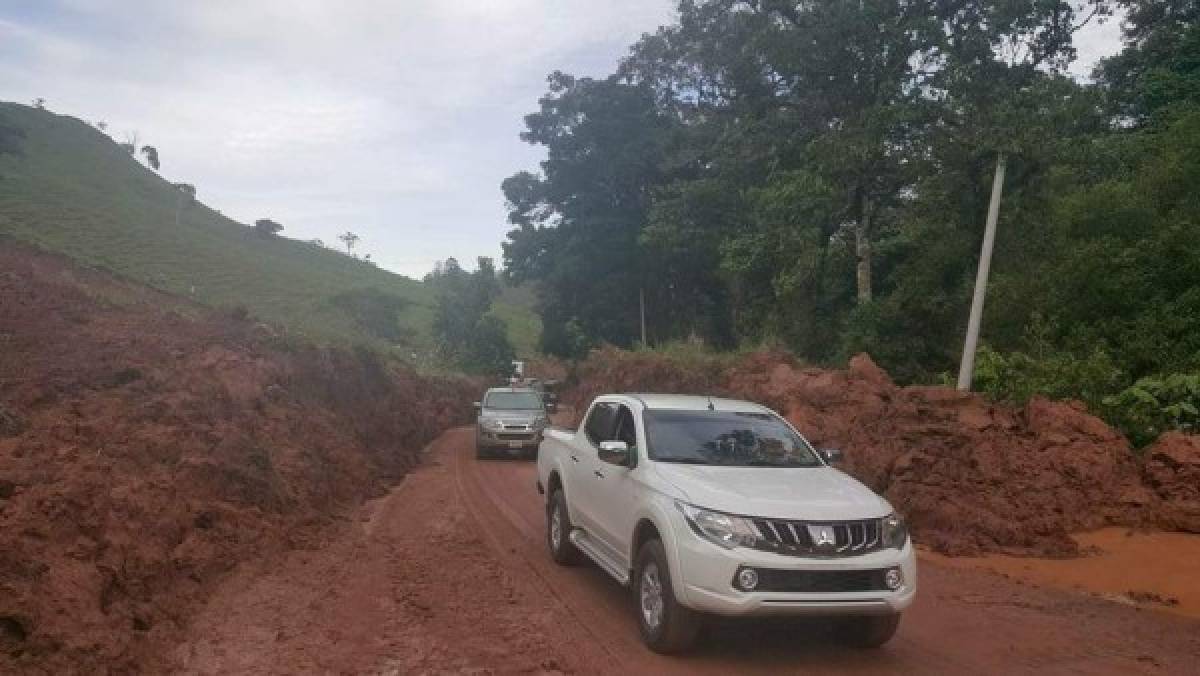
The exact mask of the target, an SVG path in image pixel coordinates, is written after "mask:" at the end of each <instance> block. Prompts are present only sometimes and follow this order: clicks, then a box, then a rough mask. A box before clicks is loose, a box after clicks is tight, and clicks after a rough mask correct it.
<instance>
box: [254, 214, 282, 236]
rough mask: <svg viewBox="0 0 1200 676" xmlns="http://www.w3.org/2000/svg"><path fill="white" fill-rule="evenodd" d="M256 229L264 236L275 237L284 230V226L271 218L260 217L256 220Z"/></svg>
mask: <svg viewBox="0 0 1200 676" xmlns="http://www.w3.org/2000/svg"><path fill="white" fill-rule="evenodd" d="M254 231H255V232H257V233H258V234H260V235H262V236H264V237H274V236H275V235H278V234H279V233H280V232H283V226H282V225H280V224H278V223H276V222H275V221H272V220H271V219H269V218H260V219H258V220H257V221H254Z"/></svg>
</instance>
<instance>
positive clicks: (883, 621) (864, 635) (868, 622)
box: [838, 613, 900, 648]
mask: <svg viewBox="0 0 1200 676" xmlns="http://www.w3.org/2000/svg"><path fill="white" fill-rule="evenodd" d="M899 626H900V614H899V613H894V614H892V615H871V616H863V617H848V618H846V619H845V620H843V621H842V623H841V625H840V626H839V627H838V639H839V640H840V641H841V642H842V643H844V644H846V645H848V646H853V647H855V648H878V647H879V646H882V645H883V644H884V643H887V642H888V641H890V640H891V639H892V636H895V635H896V629H897V628H898V627H899Z"/></svg>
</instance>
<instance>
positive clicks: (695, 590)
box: [676, 526, 917, 617]
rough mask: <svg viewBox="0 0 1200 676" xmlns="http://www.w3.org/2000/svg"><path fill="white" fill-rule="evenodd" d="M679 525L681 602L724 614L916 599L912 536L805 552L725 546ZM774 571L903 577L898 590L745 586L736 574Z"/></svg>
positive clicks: (871, 611) (881, 606)
mask: <svg viewBox="0 0 1200 676" xmlns="http://www.w3.org/2000/svg"><path fill="white" fill-rule="evenodd" d="M684 528H685V530H683V531H682V532H680V531H678V530H677V531H676V535H677V538H676V548H677V557H676V561H677V563H676V570H677V571H678V575H677V579H676V589H678V590H679V592H678V596H679V601H680V603H682V604H683V605H685V606H687V607H689V608H692V609H693V610H698V611H701V612H705V613H713V614H716V615H726V616H734V617H740V616H758V615H890V614H895V613H899V612H901V611H903V610H904V609H905V608H907V607H908V606H909V605H911V604H912V602H913V599H914V598H915V597H916V594H917V559H916V554H915V552H914V551H913V546H912V540H911V539H910V540H909V541H908V542H907V543H906V544H905V545H904V548H903V549H884V550H880V551H875V552H870V553H867V554H862V555H859V556H848V557H841V558H805V557H797V556H786V555H782V554H776V553H773V552H763V551H758V550H755V549H746V548H743V547H738V548H735V549H724V548H722V547H720V546H718V545H715V544H713V543H711V542H709V541H707V540H704V539H702V538H700V537H698V536H696V535H695V534H694V533H692V532H691V530H690V529H687V527H686V526H684ZM747 567H750V568H755V569H760V570H770V571H867V570H884V569H888V568H893V567H895V568H899V569H900V570H901V572H902V573H903V577H904V579H903V582H902V584H901V585H900V587H899V588H898V589H896V590H894V591H891V590H877V591H834V592H830V591H826V592H790V591H788V592H780V591H741V590H739V589H737V588H735V587H734V577H735V576H736V575H737V573H738V571H739V570H740V569H742V568H747Z"/></svg>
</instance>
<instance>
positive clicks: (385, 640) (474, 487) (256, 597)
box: [174, 429, 1200, 674]
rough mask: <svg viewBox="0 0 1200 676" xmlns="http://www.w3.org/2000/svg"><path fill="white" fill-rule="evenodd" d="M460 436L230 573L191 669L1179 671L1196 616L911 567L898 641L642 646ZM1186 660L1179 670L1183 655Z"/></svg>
mask: <svg viewBox="0 0 1200 676" xmlns="http://www.w3.org/2000/svg"><path fill="white" fill-rule="evenodd" d="M471 441H472V437H471V431H470V430H467V429H457V430H452V431H451V432H449V433H447V434H445V435H443V436H442V437H441V438H440V439H438V440H437V441H436V442H435V443H434V444H433V445H432V446H431V447H430V449H429V451H428V457H427V462H426V464H425V466H424V467H422V468H421V469H419V470H417V471H415V472H413V473H412V474H411V475H410V476H409V477H408V478H406V479H405V481H404V483H403V484H401V485H400V486H399V487H397V488H396V489H395V490H393V491H392V492H391V493H390V494H388V495H387V496H385V497H383V498H381V499H378V500H376V501H374V502H372V503H370V504H368V505H366V506H365V507H364V508H363V509H362V510H361V513H360V514H358V515H357V516H356V518H354V519H351V520H350V521H348V522H347V523H346V524H345V526H344V527H343V528H340V529H337V530H336V532H333V533H331V534H330V536H329V538H328V539H327V540H326V541H325V542H323V543H322V544H321V545H320V546H317V547H315V548H314V549H310V550H302V551H295V552H292V553H290V554H288V555H287V556H285V557H284V558H283V559H281V560H278V561H274V562H272V563H270V564H263V565H260V566H259V567H257V568H253V569H249V568H248V569H243V570H241V571H239V573H238V574H237V575H236V576H235V577H234V578H233V579H231V580H230V581H229V582H228V583H226V584H225V585H224V586H223V588H222V590H221V592H220V593H219V594H217V595H216V596H215V597H214V598H213V599H212V600H211V602H210V603H209V604H208V606H207V607H206V609H205V610H204V611H203V612H202V613H201V614H200V615H199V617H197V618H196V620H195V621H194V623H193V624H192V626H191V627H190V628H189V631H188V635H189V636H190V637H191V638H190V639H189V640H187V641H185V642H184V643H183V644H182V645H180V646H179V648H178V649H177V651H176V654H175V655H174V659H175V661H176V662H177V664H178V667H179V669H180V670H181V671H184V672H188V673H298V672H321V673H396V674H409V673H446V672H451V673H462V672H468V673H654V674H671V673H678V674H696V673H713V674H718V673H719V674H727V673H742V674H746V673H773V674H776V673H810V672H818V673H827V672H833V671H836V672H838V673H898V672H906V673H963V672H968V671H970V672H973V673H1020V672H1032V671H1038V672H1043V673H1045V672H1052V673H1112V674H1128V673H1153V674H1164V673H1185V672H1188V671H1190V669H1192V668H1194V667H1195V664H1194V660H1195V659H1196V657H1197V656H1198V655H1200V622H1196V621H1195V620H1191V619H1187V618H1179V617H1174V616H1169V615H1166V614H1161V613H1156V612H1150V611H1140V610H1137V609H1135V608H1129V607H1125V606H1121V605H1118V604H1114V603H1111V602H1107V601H1102V600H1098V599H1094V598H1091V597H1088V596H1083V595H1077V594H1070V593H1065V592H1059V591H1053V590H1049V589H1039V588H1034V587H1031V586H1023V585H1021V584H1019V583H1016V582H1013V581H1011V580H1009V579H1005V578H1003V577H1000V576H998V575H992V574H987V573H981V572H978V571H973V570H959V569H953V568H948V567H943V566H939V565H936V564H932V563H929V562H925V563H923V567H922V569H921V586H922V588H921V593H920V595H919V598H918V601H917V603H916V605H915V606H914V607H913V608H912V609H911V610H910V612H909V613H908V614H907V615H906V617H905V619H904V622H903V623H902V625H901V629H900V633H899V634H898V636H897V638H896V639H895V640H894V641H893V642H892V643H890V644H889V645H888V646H887V647H886V648H884V649H882V650H879V651H872V652H858V651H854V650H849V649H843V648H840V647H836V646H832V645H830V644H829V643H828V642H827V641H826V640H825V639H826V636H825V633H824V631H823V627H822V626H821V623H819V622H808V623H795V622H769V623H763V622H756V623H741V624H719V625H716V626H714V627H712V628H710V630H709V632H708V635H707V637H706V639H705V640H704V641H703V643H702V646H701V648H700V650H699V651H698V652H697V653H696V654H694V655H691V656H688V657H684V658H666V657H660V656H658V655H654V654H652V653H649V652H648V651H646V650H645V649H644V648H643V647H642V646H641V644H640V642H639V640H638V636H637V629H636V625H635V624H634V621H633V615H632V609H631V602H630V600H629V597H628V595H627V594H625V593H623V590H622V589H621V588H620V587H618V586H617V585H616V583H614V582H612V581H611V580H610V579H608V578H607V577H606V576H605V575H604V574H603V573H602V572H600V571H599V570H598V569H596V568H595V567H592V566H585V567H579V568H570V569H568V568H560V567H558V566H556V565H555V564H554V563H553V562H552V561H551V560H550V558H549V557H548V556H547V554H546V552H545V545H544V543H543V516H542V503H541V498H540V496H538V495H537V493H536V492H535V490H534V468H533V466H532V465H531V464H530V463H527V462H521V461H511V462H505V461H490V462H476V461H475V459H474V457H473V451H472V448H471ZM1189 665H1190V666H1189Z"/></svg>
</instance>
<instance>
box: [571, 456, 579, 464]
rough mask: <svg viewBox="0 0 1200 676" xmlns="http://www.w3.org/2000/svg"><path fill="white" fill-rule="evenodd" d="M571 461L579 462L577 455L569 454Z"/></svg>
mask: <svg viewBox="0 0 1200 676" xmlns="http://www.w3.org/2000/svg"><path fill="white" fill-rule="evenodd" d="M571 462H579V458H577V457H575V456H573V455H572V456H571Z"/></svg>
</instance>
